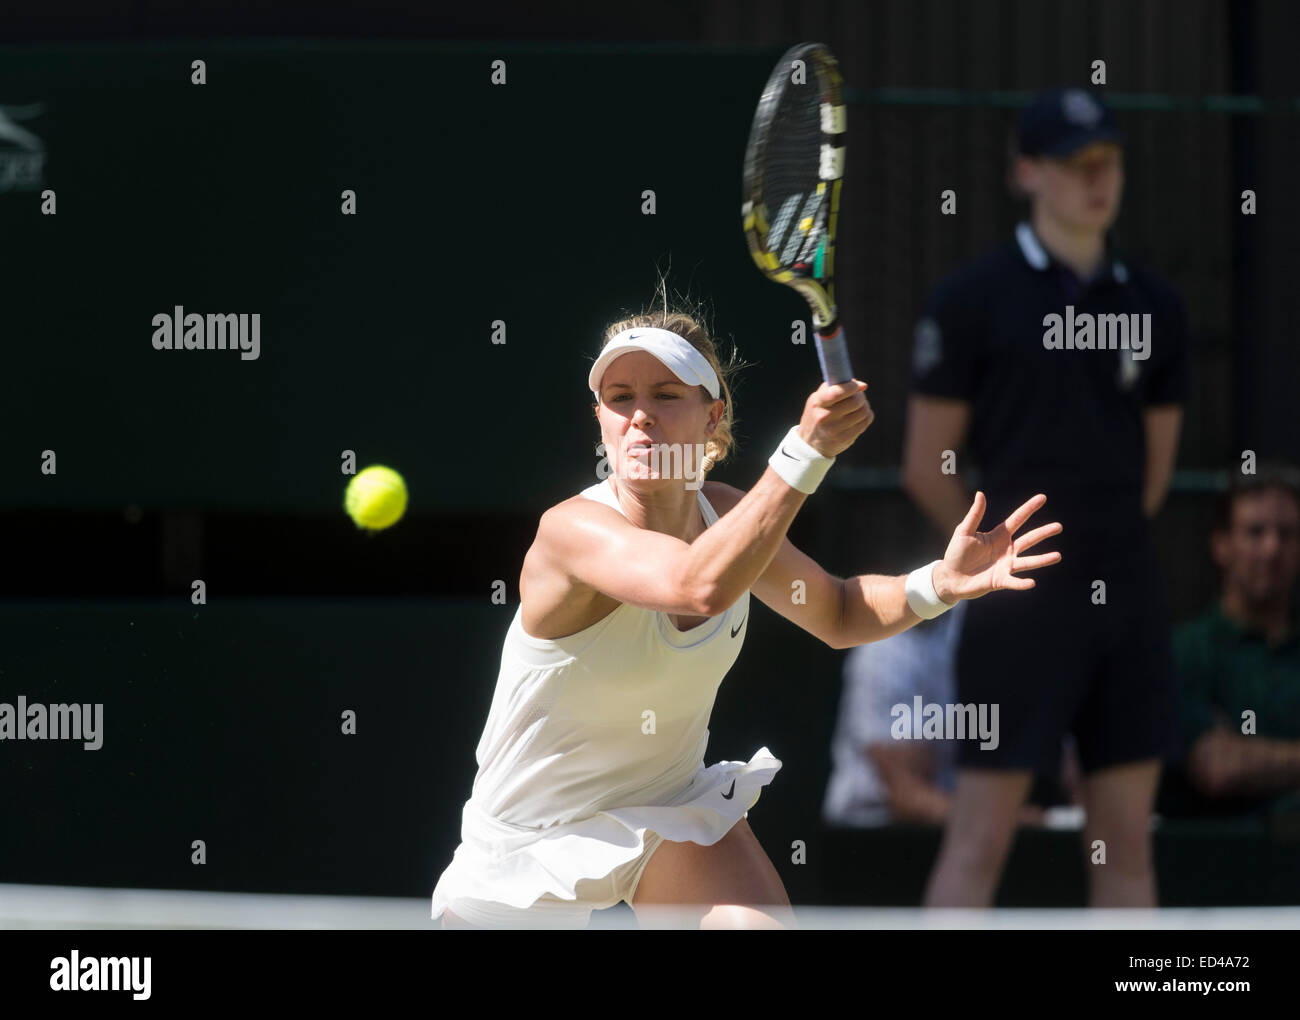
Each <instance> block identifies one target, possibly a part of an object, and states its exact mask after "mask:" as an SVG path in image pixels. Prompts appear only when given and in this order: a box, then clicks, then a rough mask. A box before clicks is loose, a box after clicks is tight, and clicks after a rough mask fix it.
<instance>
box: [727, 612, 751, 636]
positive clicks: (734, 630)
mask: <svg viewBox="0 0 1300 1020" xmlns="http://www.w3.org/2000/svg"><path fill="white" fill-rule="evenodd" d="M748 619H749V614H748V613H746V614H745V615H744V617H742V618H741V621H740V622H739V623H738V624H736V626H735V627H734V628H733V629H732V631H731V636H732V637H735V636H736V635H737V634H739V633H740V628H741V627H743V626H745V620H748Z"/></svg>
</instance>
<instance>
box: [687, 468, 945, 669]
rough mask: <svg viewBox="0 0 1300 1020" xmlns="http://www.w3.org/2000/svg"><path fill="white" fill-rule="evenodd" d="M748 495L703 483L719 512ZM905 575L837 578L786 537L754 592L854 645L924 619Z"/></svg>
mask: <svg viewBox="0 0 1300 1020" xmlns="http://www.w3.org/2000/svg"><path fill="white" fill-rule="evenodd" d="M743 495H744V493H743V492H742V491H741V490H740V489H737V488H735V487H734V486H730V485H724V484H723V483H721V482H706V483H705V485H704V496H705V498H706V499H707V500H708V501H709V503H710V504H712V506H713V508H714V509H715V510H716V511H717V512H718V516H720V517H721V516H723V515H724V514H726V513H727V512H728V511H729V510H730V509H731V508H732V507H733V506H735V505H736V503H737V502H739V500H740V498H741V497H742V496H743ZM905 580H906V579H905V578H903V577H886V576H883V575H877V574H868V575H864V576H860V577H847V578H845V577H836V576H835V575H834V574H831V573H830V572H829V571H827V570H825V569H823V568H822V566H821V565H820V564H818V563H817V561H816V560H814V559H813V558H812V557H811V556H809V555H808V554H807V553H805V552H804V551H803V550H802V549H800V548H798V546H796V545H795V544H794V543H793V542H791V541H790V539H788V538H787V539H786V540H785V541H783V542H782V543H781V547H780V548H779V549H778V550H777V552H776V555H775V556H774V557H773V558H772V562H771V563H770V564H768V567H767V570H765V571H764V572H763V574H762V575H761V576H760V577H759V579H758V580H757V581H756V582H755V583H754V584H753V585H752V586H751V588H750V591H751V592H752V593H753V594H754V596H755V597H756V598H757V599H758V600H759V601H760V602H762V603H763V604H764V605H765V606H767V607H768V608H769V609H771V610H773V611H774V612H776V613H778V614H780V615H781V616H784V617H785V618H786V619H787V620H789V621H790V622H791V623H793V624H794V625H795V626H797V627H800V628H802V629H803V630H806V631H807V632H808V633H809V634H811V635H812V636H813V637H815V638H817V639H818V640H819V641H822V642H824V643H825V644H827V645H829V646H830V647H831V648H852V647H854V646H855V645H864V644H867V643H868V642H870V641H879V640H881V639H882V638H887V637H890V636H892V635H894V634H898V633H900V632H902V631H904V630H907V628H908V627H911V626H913V625H915V624H917V623H920V622H921V618H920V617H919V616H917V615H916V614H915V613H913V612H912V610H911V607H909V606H908V604H907V593H906V591H905V590H904V587H903V585H904V582H905Z"/></svg>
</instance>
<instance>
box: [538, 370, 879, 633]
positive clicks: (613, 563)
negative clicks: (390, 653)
mask: <svg viewBox="0 0 1300 1020" xmlns="http://www.w3.org/2000/svg"><path fill="white" fill-rule="evenodd" d="M864 388H865V384H863V383H859V382H856V381H854V382H849V383H838V384H835V385H831V384H828V383H823V384H822V385H821V386H820V387H818V389H817V390H816V391H815V392H814V393H813V394H812V395H811V396H810V397H809V398H808V402H807V404H806V405H805V407H804V413H803V417H802V418H801V420H800V423H799V434H800V436H801V437H802V438H803V439H804V441H805V442H807V443H808V444H809V445H810V446H812V447H813V448H814V449H816V450H817V451H818V452H819V453H821V454H822V455H823V456H827V457H834V456H838V455H839V454H840V453H842V452H843V451H844V450H847V449H848V448H849V447H850V446H851V445H852V444H853V442H854V440H856V439H857V437H858V436H860V435H861V434H862V433H863V432H864V431H866V428H867V426H868V425H870V424H871V420H872V411H871V408H870V405H868V403H867V401H866V398H865V397H863V395H862V389H864ZM805 498H806V497H805V496H804V494H803V493H802V492H799V491H797V490H796V489H793V488H792V487H790V486H789V485H787V484H786V483H785V482H784V481H783V480H782V479H781V477H780V476H779V475H778V474H777V473H776V472H775V471H773V470H772V469H771V468H770V467H769V468H768V469H767V470H765V471H764V472H763V475H762V477H761V478H759V480H758V483H757V484H756V485H755V486H754V487H753V488H751V489H750V490H749V492H748V493H746V494H745V496H744V498H743V499H741V500H740V501H739V502H738V503H737V504H736V506H735V507H734V508H733V509H732V510H731V512H730V513H728V514H726V515H725V516H724V517H722V518H720V519H719V520H718V522H717V523H716V524H714V525H713V526H712V527H710V528H708V529H706V530H705V531H704V533H703V534H701V535H700V536H699V537H698V538H697V539H695V541H693V542H690V543H687V542H683V541H681V540H680V539H678V538H675V537H673V536H670V535H664V534H661V533H659V532H656V531H650V530H648V529H644V528H638V527H636V526H635V525H633V524H631V523H629V522H628V521H627V520H626V519H625V518H624V517H623V516H622V515H621V514H619V513H618V512H617V511H616V510H614V509H612V508H610V507H607V506H604V505H602V504H599V503H596V502H594V501H592V500H586V499H570V500H566V501H565V502H563V503H561V504H559V505H558V506H555V507H552V508H551V509H550V510H548V511H547V512H546V513H545V514H543V516H542V520H541V524H540V525H539V527H538V531H537V538H536V540H535V541H534V543H533V547H532V548H531V549H530V550H529V552H528V558H527V560H525V567H524V569H525V580H526V582H527V583H536V584H537V585H538V588H539V591H541V592H544V593H545V594H543V596H542V597H543V598H544V599H545V600H546V601H548V602H549V601H551V599H553V598H557V597H558V598H561V599H564V598H581V597H582V596H583V594H587V595H590V594H591V593H592V592H599V593H601V594H604V595H607V596H609V597H610V598H613V599H615V600H617V601H619V602H628V603H631V604H632V605H635V606H639V607H641V608H643V609H652V610H657V611H659V612H665V613H674V614H686V615H698V616H715V615H717V614H718V613H721V612H723V611H724V610H725V609H726V608H727V607H728V606H730V605H732V604H733V603H734V602H735V601H736V600H737V599H738V598H740V596H741V595H742V594H744V592H745V591H746V590H748V589H749V588H750V587H752V586H753V584H754V582H755V581H756V580H757V579H758V578H759V576H760V575H761V574H762V573H763V571H765V570H766V569H767V566H768V564H769V563H771V561H772V557H773V556H775V555H776V552H777V550H778V549H779V548H780V547H781V543H782V542H783V541H784V540H785V535H786V532H787V530H788V529H789V527H790V523H791V522H792V521H793V520H794V517H795V514H796V513H798V511H799V508H800V507H801V506H802V505H803V501H804V499H805ZM530 575H531V576H530ZM566 589H567V590H566Z"/></svg>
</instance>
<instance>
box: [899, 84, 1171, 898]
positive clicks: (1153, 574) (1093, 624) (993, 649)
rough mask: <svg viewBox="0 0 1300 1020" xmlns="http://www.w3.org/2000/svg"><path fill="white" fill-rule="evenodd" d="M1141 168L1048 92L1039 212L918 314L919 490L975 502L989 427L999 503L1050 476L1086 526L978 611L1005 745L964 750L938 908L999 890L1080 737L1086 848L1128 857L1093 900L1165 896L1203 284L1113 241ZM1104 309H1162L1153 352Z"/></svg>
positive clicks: (944, 525)
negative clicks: (963, 473)
mask: <svg viewBox="0 0 1300 1020" xmlns="http://www.w3.org/2000/svg"><path fill="white" fill-rule="evenodd" d="M1123 166H1124V163H1123V149H1122V147H1121V136H1120V134H1119V131H1118V129H1117V127H1116V125H1115V122H1114V119H1113V117H1112V115H1111V113H1110V111H1109V110H1108V109H1107V108H1106V106H1105V104H1104V103H1103V102H1102V101H1101V100H1100V99H1099V98H1098V96H1097V95H1096V94H1095V93H1090V92H1087V91H1085V90H1083V89H1062V90H1056V91H1053V92H1048V93H1043V94H1042V95H1040V96H1038V97H1036V98H1035V100H1034V101H1033V103H1031V104H1030V106H1029V107H1027V108H1026V109H1025V111H1024V112H1023V114H1022V115H1021V118H1020V123H1019V132H1018V154H1017V157H1016V159H1015V161H1014V167H1013V169H1014V173H1015V179H1016V182H1017V184H1018V186H1019V189H1020V190H1021V191H1022V192H1023V193H1024V194H1025V195H1027V196H1028V197H1029V200H1030V206H1031V209H1030V216H1029V221H1028V222H1025V223H1021V224H1020V225H1019V226H1018V227H1017V229H1016V232H1015V238H1014V240H1013V241H1011V242H1010V243H1008V244H1005V245H1004V246H1003V247H1002V248H1000V249H998V250H997V251H995V252H993V253H991V254H990V255H988V256H986V257H984V258H982V259H980V260H978V261H976V262H974V263H973V264H971V265H970V266H968V267H965V268H964V269H962V270H960V271H958V272H956V273H954V274H953V275H951V276H949V277H948V278H947V279H945V280H944V281H942V282H941V283H940V284H939V285H938V287H936V288H935V290H934V291H933V293H932V294H931V295H930V297H929V299H928V301H927V302H926V307H925V313H924V316H923V317H922V319H921V321H920V322H919V324H918V326H917V329H916V335H915V341H914V366H913V372H914V375H913V395H912V398H911V401H910V403H909V407H908V421H907V438H906V441H905V450H904V457H903V461H904V463H903V481H904V488H905V489H906V490H907V492H908V494H909V495H910V496H911V497H912V498H913V499H914V500H915V501H916V502H917V504H918V505H919V506H920V507H921V509H922V510H923V511H925V513H926V515H927V516H928V517H929V518H930V520H931V521H932V522H933V523H934V524H935V526H936V527H938V528H940V529H941V530H946V529H951V527H952V525H953V523H954V522H955V521H957V520H960V519H961V517H962V515H963V513H964V510H965V507H966V506H967V505H969V500H968V496H967V492H966V489H965V486H964V485H963V483H962V481H961V479H960V477H959V476H958V475H956V474H955V473H953V471H952V470H951V467H950V466H949V465H951V464H952V459H953V454H954V452H955V451H958V450H961V449H962V448H963V447H964V446H965V444H966V443H967V440H969V452H970V454H971V459H972V460H973V461H974V463H975V465H976V466H977V467H978V468H979V470H980V471H981V473H982V480H981V485H982V488H983V490H984V491H985V493H986V494H987V497H988V513H989V515H990V516H991V517H992V518H993V519H997V518H998V517H999V516H1002V515H1003V514H1004V513H1005V512H1006V510H1007V509H1008V508H1010V507H1014V506H1017V505H1019V502H1020V501H1023V499H1024V498H1025V495H1032V494H1034V493H1040V492H1041V493H1044V494H1046V496H1047V504H1046V505H1047V506H1048V507H1049V508H1055V509H1053V510H1051V511H1050V512H1051V513H1052V515H1053V516H1054V517H1056V518H1057V519H1059V520H1060V522H1061V524H1062V526H1063V528H1064V530H1063V531H1062V533H1061V535H1060V540H1059V541H1060V546H1059V547H1060V549H1061V553H1062V558H1061V564H1060V567H1059V569H1058V570H1057V571H1056V572H1054V574H1053V575H1052V576H1051V577H1046V576H1044V577H1042V578H1040V579H1038V581H1037V583H1036V590H1035V595H1036V598H1035V599H1034V600H1033V602H1032V603H1031V602H1030V601H1029V600H1028V599H1025V600H1021V601H1019V602H1017V603H1015V604H1014V605H1011V604H1009V603H1008V602H1007V601H1006V600H1004V602H1003V603H1002V604H1001V605H998V604H995V603H994V602H993V600H986V601H984V602H979V603H975V604H973V605H971V606H969V607H968V608H967V611H966V618H965V621H964V622H963V625H962V634H961V640H960V645H959V649H958V653H957V691H958V697H957V700H958V702H960V703H962V704H998V705H999V706H1000V713H1001V723H1000V725H1001V730H1002V735H1001V741H1000V743H999V745H998V747H997V748H996V749H993V750H985V749H982V748H981V747H980V745H979V744H978V743H976V742H973V741H969V740H967V741H962V742H961V745H960V747H959V748H958V756H959V763H958V764H959V773H958V779H957V785H956V789H955V791H954V794H953V806H952V810H951V811H950V813H949V817H948V821H947V825H946V827H945V831H944V838H943V844H942V846H941V848H940V851H939V859H938V861H937V862H936V864H935V867H934V871H933V873H932V874H931V876H930V882H929V887H928V889H927V892H926V900H925V902H926V904H927V905H929V906H941V907H958V906H967V907H986V906H989V905H991V904H992V902H993V896H994V891H995V890H996V888H997V885H998V882H999V880H1000V878H1001V874H1002V869H1003V866H1004V864H1005V862H1006V858H1007V855H1008V853H1009V852H1010V849H1011V842H1012V837H1013V835H1014V832H1015V827H1016V820H1017V813H1018V811H1019V810H1020V806H1021V805H1022V804H1023V803H1024V801H1025V798H1026V795H1027V794H1028V792H1029V790H1030V788H1031V783H1032V779H1033V776H1034V775H1035V774H1036V773H1038V774H1044V773H1049V772H1050V771H1051V770H1054V768H1055V764H1056V762H1057V761H1058V760H1059V755H1060V748H1061V742H1062V739H1063V738H1064V735H1065V734H1066V733H1073V734H1074V737H1075V741H1076V746H1077V749H1078V754H1079V761H1080V766H1081V768H1082V771H1083V774H1084V778H1083V783H1082V787H1083V801H1084V804H1083V806H1084V808H1085V811H1086V818H1087V821H1086V825H1085V829H1084V833H1083V837H1084V852H1085V853H1086V852H1087V848H1088V847H1089V846H1090V845H1091V844H1092V843H1093V841H1094V840H1099V839H1100V840H1104V841H1105V844H1106V847H1107V863H1106V866H1105V867H1104V868H1102V867H1095V868H1089V870H1088V875H1089V884H1090V890H1089V893H1090V895H1089V902H1090V903H1091V904H1092V905H1093V906H1124V907H1149V906H1154V905H1155V903H1156V885H1155V874H1154V869H1153V866H1152V854H1151V836H1150V830H1151V815H1152V807H1153V802H1154V799H1155V793H1156V788H1157V785H1158V781H1159V775H1160V765H1161V761H1162V760H1163V759H1164V758H1165V757H1167V756H1168V754H1169V753H1170V751H1171V750H1172V749H1173V746H1174V741H1175V733H1174V726H1173V717H1174V705H1175V688H1174V678H1173V668H1172V662H1171V655H1170V645H1169V629H1168V622H1167V610H1166V606H1165V601H1166V600H1165V593H1164V585H1163V580H1162V579H1161V572H1160V567H1159V563H1158V560H1157V558H1156V554H1155V547H1154V544H1153V542H1152V540H1151V536H1150V529H1149V526H1148V523H1147V518H1149V517H1151V516H1154V515H1155V513H1156V512H1157V510H1158V509H1159V507H1160V506H1161V504H1162V503H1163V501H1164V498H1165V495H1166V492H1167V490H1168V486H1169V479H1170V477H1171V475H1172V474H1173V467H1174V460H1175V454H1176V451H1177V446H1178V434H1179V431H1180V428H1181V424H1182V407H1181V404H1182V403H1183V401H1184V400H1185V399H1186V391H1187V364H1188V359H1187V340H1186V315H1185V312H1184V309H1183V304H1182V301H1181V299H1180V298H1179V297H1178V295H1177V294H1176V293H1175V292H1174V291H1173V289H1172V288H1170V287H1169V285H1168V284H1166V283H1165V282H1164V281H1163V280H1161V279H1160V278H1159V277H1157V276H1155V275H1154V274H1152V273H1150V272H1147V271H1144V270H1142V269H1139V268H1137V267H1134V266H1132V265H1131V264H1129V263H1128V262H1127V261H1126V260H1123V259H1121V258H1120V257H1119V256H1118V254H1117V253H1116V251H1115V250H1114V249H1113V247H1112V246H1111V244H1110V237H1109V232H1110V228H1111V226H1112V224H1113V223H1114V221H1115V219H1116V217H1117V216H1118V214H1119V207H1120V197H1121V194H1122V192H1123V183H1124V171H1123ZM1103 316H1104V317H1106V318H1105V320H1103ZM1102 321H1108V322H1120V321H1123V322H1125V323H1129V322H1133V321H1137V322H1139V323H1141V324H1142V326H1143V329H1144V331H1145V334H1146V335H1145V337H1144V338H1141V339H1142V340H1143V341H1144V342H1143V343H1142V348H1143V349H1142V351H1141V352H1140V353H1139V351H1138V350H1137V349H1136V346H1135V344H1136V343H1137V342H1138V340H1139V339H1140V338H1139V337H1138V336H1133V337H1131V338H1127V339H1126V340H1125V342H1124V344H1123V346H1122V347H1120V348H1118V349H1117V346H1116V344H1114V343H1110V344H1107V343H1105V342H1103V343H1102V344H1101V345H1100V346H1098V344H1097V342H1096V341H1097V340H1098V338H1099V334H1098V333H1095V332H1093V331H1091V329H1090V330H1089V331H1088V332H1087V334H1086V336H1085V335H1083V334H1081V333H1080V329H1079V327H1080V324H1081V323H1083V322H1087V323H1088V324H1089V326H1091V325H1092V324H1094V323H1097V324H1098V325H1099V324H1100V323H1101V322H1102ZM1053 322H1055V323H1056V326H1055V329H1056V335H1055V341H1053V336H1052V330H1053V326H1052V323H1053ZM1063 333H1069V335H1070V339H1071V342H1070V343H1069V344H1068V346H1066V345H1065V344H1064V339H1065V338H1064V337H1063V335H1062V334H1063ZM1114 339H1115V334H1113V333H1112V334H1111V340H1114ZM1081 341H1082V342H1081ZM963 456H964V454H963ZM1098 582H1101V583H1102V584H1103V585H1104V588H1099V587H1098ZM1099 596H1100V597H1101V598H1102V601H1098V597H1099Z"/></svg>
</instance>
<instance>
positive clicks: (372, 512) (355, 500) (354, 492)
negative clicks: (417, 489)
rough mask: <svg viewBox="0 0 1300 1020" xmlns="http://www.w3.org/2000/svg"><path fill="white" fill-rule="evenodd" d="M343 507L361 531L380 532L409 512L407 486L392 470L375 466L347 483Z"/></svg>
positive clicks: (379, 465) (380, 465)
mask: <svg viewBox="0 0 1300 1020" xmlns="http://www.w3.org/2000/svg"><path fill="white" fill-rule="evenodd" d="M343 507H344V509H346V510H347V512H348V516H349V517H351V518H352V520H353V521H354V522H356V525H357V527H358V528H365V529H367V530H368V531H380V530H382V529H384V528H388V527H391V526H392V525H394V524H396V523H397V522H398V521H400V520H401V519H402V514H404V513H405V512H406V482H404V481H403V480H402V476H401V475H399V474H398V473H397V472H396V471H394V470H393V469H392V468H388V467H384V466H383V465H382V464H376V465H374V466H372V467H368V468H366V469H365V470H364V471H362V472H361V473H359V474H358V475H356V476H355V477H354V478H353V479H352V481H350V482H348V491H347V493H346V495H345V496H344V497H343Z"/></svg>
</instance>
